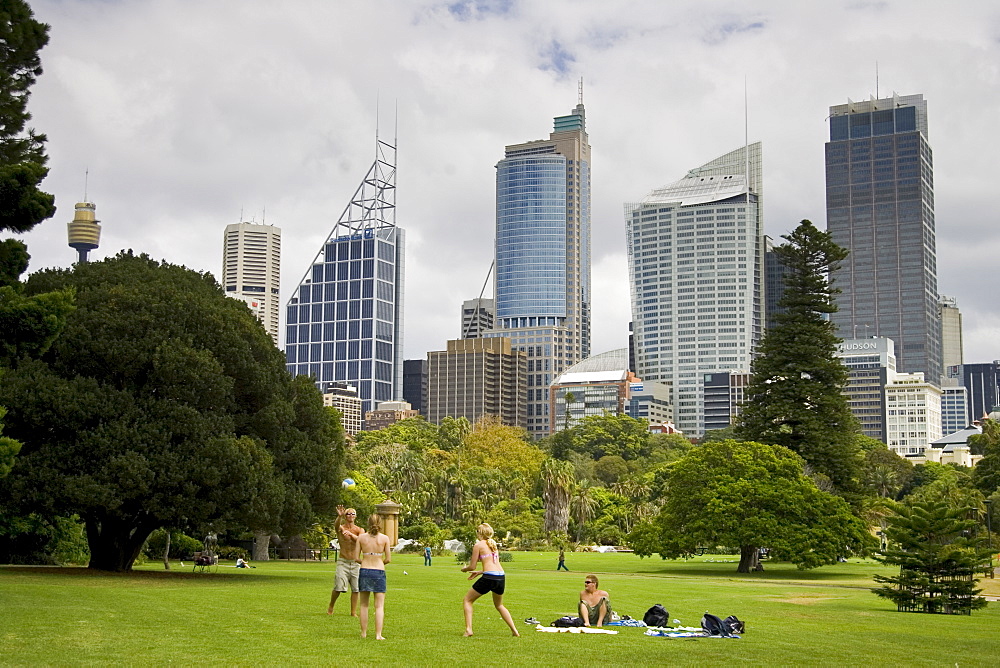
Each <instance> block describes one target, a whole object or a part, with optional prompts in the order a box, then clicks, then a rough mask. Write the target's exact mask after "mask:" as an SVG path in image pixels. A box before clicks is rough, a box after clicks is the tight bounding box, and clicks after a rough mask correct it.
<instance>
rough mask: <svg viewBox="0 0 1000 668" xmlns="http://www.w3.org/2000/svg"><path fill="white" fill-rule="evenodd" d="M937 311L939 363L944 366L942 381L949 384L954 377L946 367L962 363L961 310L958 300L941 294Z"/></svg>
mask: <svg viewBox="0 0 1000 668" xmlns="http://www.w3.org/2000/svg"><path fill="white" fill-rule="evenodd" d="M938 313H939V316H940V318H941V363H942V364H943V365H944V368H945V373H944V374H943V376H944V379H943V380H942V382H943V383H944V384H945V385H951V384H952V381H953V380H954V379H952V378H949V375H948V373H947V369H948V367H953V366H958V365H960V364H962V312H961V311H959V310H958V300H956V299H955V298H954V297H945V296H944V295H941V297H940V299H939V300H938Z"/></svg>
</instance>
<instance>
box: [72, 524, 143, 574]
mask: <svg viewBox="0 0 1000 668" xmlns="http://www.w3.org/2000/svg"><path fill="white" fill-rule="evenodd" d="M142 515H143V516H144V517H146V519H149V518H148V516H146V513H142ZM86 523H87V544H88V545H89V546H90V564H89V566H88V568H92V569H94V570H99V571H113V572H116V573H123V572H126V571H130V570H132V564H134V563H135V560H136V557H138V556H139V551H140V550H142V546H143V544H145V542H146V539H147V538H149V534H151V533H153V531H154V530H155V529H156V528H157V527H156V525H155V524H143V523H142V522H141V520H140V519H139V518H129V519H122V518H119V517H108V516H106V515H100V516H96V517H88V518H87V519H86Z"/></svg>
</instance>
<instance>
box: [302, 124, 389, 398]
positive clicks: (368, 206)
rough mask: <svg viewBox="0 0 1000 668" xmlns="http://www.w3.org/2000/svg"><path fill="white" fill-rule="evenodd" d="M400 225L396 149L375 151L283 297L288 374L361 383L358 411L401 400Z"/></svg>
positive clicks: (320, 380) (382, 143)
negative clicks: (316, 250)
mask: <svg viewBox="0 0 1000 668" xmlns="http://www.w3.org/2000/svg"><path fill="white" fill-rule="evenodd" d="M403 246H404V233H403V229H402V228H400V227H397V226H396V147H395V146H394V145H393V144H389V143H387V142H385V141H382V140H380V139H377V140H376V156H375V161H374V162H373V163H372V166H371V168H370V169H369V170H368V173H367V174H366V175H365V177H364V178H363V179H362V181H361V184H360V185H359V186H358V189H357V190H356V191H355V193H354V196H353V197H351V200H350V202H349V203H348V205H347V207H346V208H345V209H344V212H343V214H341V216H340V220H339V221H338V222H337V224H336V225H335V226H334V228H333V230H332V231H331V232H330V234H329V236H328V237H327V240H326V241H325V242H323V246H322V247H321V248H320V249H319V253H318V254H317V255H316V259H314V260H313V261H312V263H311V264H310V265H309V268H308V270H307V271H306V275H305V276H304V277H303V279H302V282H301V283H299V285H298V287H297V288H296V289H295V292H294V293H293V294H292V297H291V299H289V301H288V308H287V318H286V321H285V325H286V326H285V355H286V358H287V365H288V370H289V372H290V373H292V375H298V374H310V375H312V376H314V377H315V379H316V381H317V383H325V382H328V381H347V382H348V383H350V384H351V385H353V386H355V387H356V388H358V395H359V396H360V397H361V403H362V412H367V411H370V410H372V409H373V408H374V407H375V404H376V403H377V402H380V401H389V400H392V399H397V398H400V396H401V393H402V384H403V378H402V376H403V338H402V327H403V318H402V316H403Z"/></svg>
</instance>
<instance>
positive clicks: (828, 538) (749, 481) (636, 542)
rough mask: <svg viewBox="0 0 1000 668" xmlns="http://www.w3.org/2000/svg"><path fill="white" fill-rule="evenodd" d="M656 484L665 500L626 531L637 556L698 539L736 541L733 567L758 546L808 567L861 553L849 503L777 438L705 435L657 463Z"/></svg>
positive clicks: (861, 531)
mask: <svg viewBox="0 0 1000 668" xmlns="http://www.w3.org/2000/svg"><path fill="white" fill-rule="evenodd" d="M655 484H656V485H657V487H658V488H659V489H660V490H662V492H661V493H662V495H663V496H664V497H665V498H666V501H665V502H664V504H663V507H662V509H661V510H660V512H659V514H658V515H657V516H656V517H655V518H653V519H652V520H651V521H649V522H645V523H643V524H641V525H640V526H639V527H637V528H636V529H635V530H634V531H633V532H632V534H631V536H630V539H631V544H632V547H633V548H634V549H635V551H636V553H637V554H639V555H642V556H648V555H651V554H653V553H659V554H660V556H661V557H663V558H664V559H667V558H671V559H675V558H677V557H681V556H687V555H691V554H695V553H696V552H697V549H698V548H699V547H709V548H711V547H714V546H717V545H722V546H727V547H734V548H735V547H738V548H740V554H741V558H740V564H739V566H738V567H737V570H738V571H739V572H741V573H746V572H749V571H751V570H753V569H754V568H755V567H756V565H757V556H758V550H759V548H761V547H767V548H769V549H770V551H771V554H772V555H774V556H775V557H776V558H778V559H781V560H782V561H790V562H792V563H794V564H796V565H797V566H798V567H800V568H813V567H816V566H821V565H823V564H830V563H834V562H835V561H836V560H837V558H838V557H844V556H847V555H848V554H863V553H865V552H866V550H867V549H868V548H869V546H870V544H871V542H872V540H871V537H870V536H869V534H868V532H867V527H866V526H865V525H864V523H863V522H861V521H860V520H859V519H858V518H856V517H855V516H854V515H852V513H851V509H850V507H849V506H848V505H847V503H846V502H845V501H844V500H843V499H841V498H840V497H838V496H835V495H833V494H829V493H827V492H823V491H821V490H820V489H818V488H817V487H816V484H815V482H814V481H813V480H812V479H811V478H809V477H808V476H806V475H805V473H804V471H803V461H802V458H801V457H799V456H798V455H796V454H795V453H793V452H791V451H790V450H788V449H787V448H784V447H782V446H774V445H765V444H762V443H754V442H741V441H733V440H727V441H713V442H710V443H705V444H703V445H701V446H700V447H698V448H696V449H694V450H692V451H691V452H690V453H689V454H688V455H687V456H685V457H684V458H682V459H680V460H679V461H677V462H675V463H673V464H671V465H670V466H668V467H666V468H664V469H662V470H661V471H659V472H658V473H657V475H656V483H655Z"/></svg>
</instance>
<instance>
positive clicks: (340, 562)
mask: <svg viewBox="0 0 1000 668" xmlns="http://www.w3.org/2000/svg"><path fill="white" fill-rule="evenodd" d="M357 516H358V513H357V511H356V510H354V508H348V509H347V510H344V507H343V506H337V522H336V524H335V525H334V528H335V529H336V531H337V538H338V539H339V540H340V554H339V555H338V557H337V572H336V574H335V575H334V578H333V592H332V593H331V594H330V607H329V608H327V609H326V614H328V615H332V614H333V605H334V604H335V603H336V602H337V598H338V597H339V596H340V594H341V593H342V592H345V591H347V590H348V589H350V590H351V617H357V616H358V571H359V569H360V568H361V566H360V565H359V564H358V562H357V561H355V559H357V556H358V536H360V535H361V534H363V533H364V529H362V528H361V527H359V526H358V525H357V524H355V523H354V518H355V517H357Z"/></svg>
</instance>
